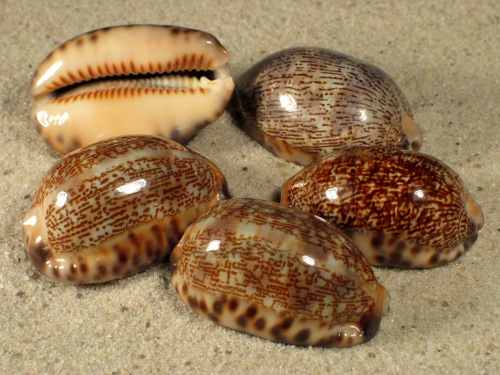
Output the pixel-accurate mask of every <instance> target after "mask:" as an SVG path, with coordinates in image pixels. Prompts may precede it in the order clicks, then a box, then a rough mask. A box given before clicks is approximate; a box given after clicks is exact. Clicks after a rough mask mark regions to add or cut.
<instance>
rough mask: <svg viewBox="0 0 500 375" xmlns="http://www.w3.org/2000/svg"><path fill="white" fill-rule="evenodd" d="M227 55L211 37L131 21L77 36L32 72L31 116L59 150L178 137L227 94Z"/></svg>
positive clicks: (219, 108)
mask: <svg viewBox="0 0 500 375" xmlns="http://www.w3.org/2000/svg"><path fill="white" fill-rule="evenodd" d="M228 61H229V54H228V53H227V51H226V50H225V48H224V47H223V46H222V45H221V44H220V42H219V41H218V40H217V39H216V38H215V37H214V36H212V35H210V34H208V33H205V32H203V31H199V30H193V29H187V28H182V27H176V26H155V25H129V26H116V27H108V28H104V29H99V30H95V31H91V32H88V33H85V34H82V35H80V36H78V37H76V38H74V39H71V40H69V41H67V42H65V43H63V44H61V45H60V46H59V47H57V48H56V49H55V50H54V51H52V53H51V54H50V55H49V56H47V58H46V59H45V60H44V61H43V62H42V63H41V65H40V66H39V68H38V70H37V71H36V72H35V74H34V76H33V79H32V84H31V90H30V94H31V96H32V97H33V99H34V101H35V107H34V109H33V111H32V120H33V122H34V124H35V125H36V128H37V131H38V132H39V133H40V135H41V136H42V137H43V138H44V139H45V140H46V141H47V142H48V143H49V144H50V145H51V146H52V147H53V148H54V149H56V150H57V151H59V152H61V153H67V152H70V151H72V150H74V149H76V148H79V147H83V146H86V145H88V144H90V143H93V142H96V141H98V140H101V139H104V138H110V137H114V136H121V135H129V134H148V135H160V136H164V137H167V138H170V139H173V140H175V141H178V142H184V141H186V140H187V139H188V138H189V137H191V136H193V135H194V134H195V133H196V132H197V131H198V130H200V129H201V128H203V127H204V126H206V125H208V124H209V123H211V122H213V121H215V120H216V119H217V118H218V117H219V116H220V115H221V114H222V113H223V112H224V109H225V107H226V104H227V102H228V101H229V99H230V98H231V95H232V92H233V88H234V83H233V80H232V78H231V76H230V73H229V67H228Z"/></svg>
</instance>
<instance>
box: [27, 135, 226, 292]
mask: <svg viewBox="0 0 500 375" xmlns="http://www.w3.org/2000/svg"><path fill="white" fill-rule="evenodd" d="M228 196H229V195H228V193H227V186H226V180H225V178H224V176H223V175H222V173H221V172H220V170H219V169H218V168H217V167H216V166H215V165H214V164H213V163H212V162H210V161H209V160H207V159H205V158H204V157H202V156H200V155H198V154H196V153H194V152H192V151H190V150H188V149H186V148H185V147H183V146H181V145H180V144H178V143H176V142H174V141H171V140H167V139H164V138H159V137H153V136H126V137H118V138H111V139H107V140H103V141H100V142H97V143H95V144H93V145H90V146H87V147H85V148H82V149H79V150H77V151H74V152H73V153H71V154H68V155H66V156H65V157H64V158H63V159H61V160H60V161H58V162H57V163H56V164H55V165H54V166H53V167H52V168H51V169H50V170H49V171H48V172H47V173H46V174H45V176H44V177H43V178H42V180H41V182H40V183H39V185H38V187H37V189H36V191H35V194H34V197H33V203H32V206H31V209H30V210H29V212H28V213H27V214H26V216H25V219H24V221H23V238H24V243H25V246H26V249H27V252H28V255H29V258H30V260H31V263H32V264H33V266H34V267H35V268H36V269H37V270H38V271H40V272H41V273H42V274H44V275H45V276H47V277H49V278H52V279H55V280H57V281H65V282H73V283H98V282H105V281H109V280H113V279H118V278H121V277H124V276H127V275H130V274H132V273H135V272H138V271H141V270H143V269H145V268H147V267H149V266H151V265H153V264H156V263H159V262H161V261H164V260H166V259H168V256H169V255H170V252H171V251H172V249H173V248H174V246H175V245H176V244H177V242H178V241H179V239H180V238H181V236H182V234H183V232H184V230H185V229H186V228H187V226H188V225H189V224H191V223H192V222H193V221H194V220H195V219H196V218H197V217H198V216H199V215H200V214H201V213H202V212H203V211H205V210H206V209H208V208H209V207H211V206H213V205H214V204H215V203H217V202H218V201H219V200H221V199H224V198H227V197H228Z"/></svg>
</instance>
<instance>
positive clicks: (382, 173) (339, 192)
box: [281, 147, 484, 268]
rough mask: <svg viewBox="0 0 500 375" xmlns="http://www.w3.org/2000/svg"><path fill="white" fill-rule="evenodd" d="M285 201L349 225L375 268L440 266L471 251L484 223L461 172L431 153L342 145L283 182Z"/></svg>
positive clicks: (282, 199) (356, 242)
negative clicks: (457, 171) (457, 172)
mask: <svg viewBox="0 0 500 375" xmlns="http://www.w3.org/2000/svg"><path fill="white" fill-rule="evenodd" d="M281 203H282V204H284V205H287V206H291V207H294V208H296V209H299V210H302V211H306V212H310V213H313V214H315V215H318V216H320V217H322V218H325V219H326V220H328V221H330V222H331V223H333V224H335V225H337V226H338V227H339V228H341V229H343V230H344V231H345V232H346V233H347V234H348V235H349V236H350V237H351V238H352V239H353V241H354V243H355V244H356V245H357V246H358V247H359V248H360V249H361V251H363V253H364V254H365V256H366V258H367V259H368V260H369V261H370V263H371V264H372V265H376V266H392V267H402V268H425V267H434V266H437V265H441V264H444V263H448V262H451V261H453V260H455V259H456V258H458V257H459V256H460V255H462V254H463V253H465V251H467V250H468V249H469V248H470V247H471V246H472V245H473V244H474V242H475V241H476V239H477V238H478V232H479V230H480V229H481V228H482V226H483V223H484V217H483V213H482V211H481V208H480V207H479V205H478V204H477V203H476V202H475V201H474V199H473V198H472V197H471V196H470V194H469V192H468V191H467V189H466V187H465V186H464V184H463V182H462V181H461V179H460V177H459V176H458V175H457V174H456V173H455V172H454V171H453V170H452V169H451V168H450V167H448V166H447V165H445V164H444V163H443V162H441V161H440V160H438V159H436V158H433V157H431V156H428V155H425V154H421V153H417V152H411V151H407V150H399V149H386V148H380V147H375V148H362V147H361V148H354V149H349V150H338V151H335V152H334V153H332V154H330V155H326V156H324V157H322V158H321V159H318V160H317V161H316V162H314V163H312V164H311V165H308V166H307V167H305V168H304V169H303V170H301V171H300V172H299V173H297V174H296V175H295V176H293V177H292V178H290V179H289V180H288V181H286V182H285V184H284V185H283V187H282V192H281Z"/></svg>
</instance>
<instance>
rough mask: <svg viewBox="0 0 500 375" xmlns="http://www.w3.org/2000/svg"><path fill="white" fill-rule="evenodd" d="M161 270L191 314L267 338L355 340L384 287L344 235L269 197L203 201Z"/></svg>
mask: <svg viewBox="0 0 500 375" xmlns="http://www.w3.org/2000/svg"><path fill="white" fill-rule="evenodd" d="M170 269H171V271H172V283H173V285H174V286H175V288H176V290H177V292H178V293H179V295H180V297H181V298H182V299H183V300H184V302H185V303H186V304H188V305H189V306H190V307H191V308H192V309H193V310H194V311H196V312H197V313H198V314H200V315H202V316H204V317H208V318H210V319H212V320H213V321H214V322H216V323H219V324H221V325H223V326H226V327H229V328H233V329H236V330H238V331H243V332H246V333H249V334H252V335H256V336H259V337H262V338H265V339H268V340H272V341H278V342H284V343H289V344H296V345H314V346H325V347H331V346H338V347H346V346H352V345H356V344H360V343H363V342H366V341H368V340H369V339H370V338H372V337H373V336H374V335H375V333H376V332H377V329H378V327H379V325H380V321H381V318H382V315H383V314H384V313H386V312H387V311H388V304H389V296H388V293H387V291H386V290H385V288H384V287H383V286H381V285H380V284H378V282H377V280H376V278H375V276H374V274H373V271H372V268H371V266H370V265H369V263H368V262H367V261H366V259H365V258H364V256H363V254H362V253H361V252H360V251H359V249H357V248H356V247H355V245H354V244H353V243H352V241H351V240H350V239H349V238H348V237H347V236H345V235H344V234H343V233H342V232H341V231H340V230H339V229H338V228H336V227H335V226H333V225H331V224H329V223H328V222H326V221H325V220H322V219H319V218H317V217H315V216H314V215H310V214H307V213H304V212H299V211H295V210H293V209H290V208H288V207H285V206H282V205H280V204H278V203H275V202H266V201H261V200H255V199H230V200H227V201H224V202H221V203H220V204H217V205H216V206H214V207H212V208H211V209H210V210H208V211H207V212H205V213H204V214H202V215H201V216H200V218H199V219H198V220H197V221H196V222H195V223H193V224H192V225H191V226H190V227H189V228H188V229H187V230H186V232H185V234H184V236H183V237H182V239H181V241H180V242H179V244H178V245H177V246H176V248H175V249H174V251H173V252H172V255H171V257H170Z"/></svg>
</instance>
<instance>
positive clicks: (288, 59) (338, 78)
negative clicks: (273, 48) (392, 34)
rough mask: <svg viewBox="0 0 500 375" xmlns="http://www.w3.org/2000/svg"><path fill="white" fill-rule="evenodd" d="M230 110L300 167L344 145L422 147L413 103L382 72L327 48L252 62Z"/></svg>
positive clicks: (251, 132)
mask: <svg viewBox="0 0 500 375" xmlns="http://www.w3.org/2000/svg"><path fill="white" fill-rule="evenodd" d="M230 107H231V108H230V111H231V113H232V115H233V117H234V118H235V122H236V123H237V125H239V126H241V127H242V128H243V129H244V130H245V131H246V132H247V133H248V134H249V135H250V136H251V137H253V138H254V139H256V140H257V141H258V142H259V143H261V144H262V145H263V146H264V147H265V148H267V149H268V150H270V151H271V152H273V153H274V154H275V155H277V156H279V157H281V158H283V159H286V160H289V161H293V162H295V163H298V164H302V165H307V164H309V163H310V162H312V161H313V160H315V159H316V158H318V157H319V156H322V155H325V154H328V153H330V152H332V151H333V150H335V149H339V148H349V147H354V146H386V147H397V148H403V149H413V150H419V149H420V147H421V145H422V134H421V131H420V128H419V126H418V125H417V123H416V122H415V121H414V120H413V114H412V111H411V108H410V105H409V103H408V100H407V99H406V97H405V96H404V94H403V92H402V91H401V89H400V88H399V87H398V85H397V84H396V83H395V82H394V81H393V80H392V79H391V78H390V77H389V76H388V75H387V74H386V73H385V72H383V71H382V70H381V69H379V68H377V67H376V66H374V65H371V64H368V63H365V62H363V61H360V60H358V59H355V58H353V57H350V56H347V55H344V54H342V53H339V52H335V51H331V50H327V49H322V48H299V47H297V48H290V49H287V50H283V51H280V52H277V53H275V54H273V55H270V56H268V57H267V58H265V59H264V60H262V61H260V62H259V63H257V64H255V65H254V66H253V67H251V68H250V69H249V70H248V71H247V72H245V73H244V74H243V75H242V76H241V77H240V78H239V79H238V80H237V82H236V89H235V95H234V100H233V101H232V103H231V105H230Z"/></svg>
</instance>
